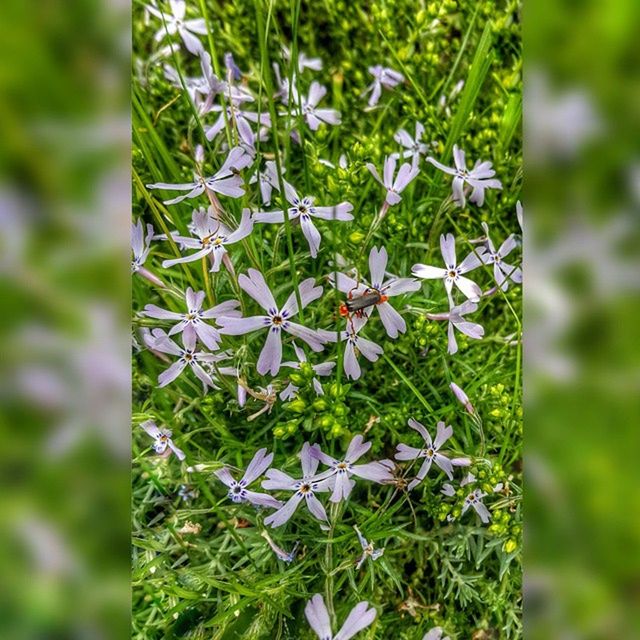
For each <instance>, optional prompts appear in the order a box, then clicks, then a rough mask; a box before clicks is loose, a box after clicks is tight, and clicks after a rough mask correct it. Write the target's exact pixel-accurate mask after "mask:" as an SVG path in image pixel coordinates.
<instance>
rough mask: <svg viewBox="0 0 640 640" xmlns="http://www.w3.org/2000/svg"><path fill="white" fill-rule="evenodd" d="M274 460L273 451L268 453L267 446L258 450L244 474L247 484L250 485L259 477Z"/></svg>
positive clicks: (243, 477)
mask: <svg viewBox="0 0 640 640" xmlns="http://www.w3.org/2000/svg"><path fill="white" fill-rule="evenodd" d="M272 462H273V453H267V450H266V448H263V449H259V450H258V451H256V453H255V455H254V456H253V459H252V460H251V462H250V463H249V466H248V467H247V470H246V471H245V472H244V476H242V479H243V480H244V482H245V486H249V485H250V484H251V483H252V482H253V481H254V480H256V479H257V478H259V477H260V476H261V475H262V474H263V473H264V472H265V471H266V470H267V469H268V468H269V466H270V465H271V463H272Z"/></svg>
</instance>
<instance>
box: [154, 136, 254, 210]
mask: <svg viewBox="0 0 640 640" xmlns="http://www.w3.org/2000/svg"><path fill="white" fill-rule="evenodd" d="M252 162H253V157H252V156H251V154H249V153H247V152H246V150H245V149H243V148H242V147H233V149H231V151H229V155H228V156H227V158H226V160H225V161H224V163H223V164H222V166H221V167H220V169H218V171H216V173H215V174H214V175H212V176H210V177H208V178H204V177H203V176H200V175H196V176H195V179H194V180H193V182H183V183H171V182H155V183H154V184H148V185H147V187H148V188H149V189H167V190H169V191H188V192H189V193H187V194H185V195H182V196H177V197H176V198H171V199H170V200H164V201H163V202H164V204H176V203H178V202H182V201H183V200H184V199H185V198H197V197H198V196H200V195H202V194H203V193H205V192H207V191H213V192H216V193H221V194H222V195H225V196H230V197H231V198H241V197H242V196H243V195H244V189H243V188H242V177H241V176H240V174H239V173H238V172H239V171H240V170H241V169H244V168H245V167H248V166H249V165H250V164H251V163H252Z"/></svg>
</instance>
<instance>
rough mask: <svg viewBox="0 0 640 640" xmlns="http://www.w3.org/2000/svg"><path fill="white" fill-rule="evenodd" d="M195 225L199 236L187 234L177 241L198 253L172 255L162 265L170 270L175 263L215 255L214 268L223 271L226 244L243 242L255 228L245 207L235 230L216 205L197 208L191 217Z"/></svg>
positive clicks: (194, 229) (178, 236)
mask: <svg viewBox="0 0 640 640" xmlns="http://www.w3.org/2000/svg"><path fill="white" fill-rule="evenodd" d="M191 219H192V224H191V226H190V228H191V229H192V231H193V234H194V236H196V237H195V238H189V237H187V236H180V235H175V236H173V238H174V240H175V241H176V242H177V243H178V244H180V246H181V247H183V248H186V249H197V251H196V252H195V253H191V254H189V255H186V256H182V257H181V258H172V259H171V260H165V261H164V262H163V263H162V266H163V267H164V268H165V269H166V268H167V267H172V266H173V265H176V264H180V263H183V262H194V261H195V260H200V258H203V257H204V256H207V255H210V256H211V271H213V272H218V271H220V265H221V264H222V259H223V258H224V256H225V254H226V253H227V249H226V247H227V246H228V245H230V244H234V243H235V242H240V240H243V239H244V238H246V237H247V236H248V235H249V234H250V233H251V232H252V231H253V220H252V219H251V212H250V211H249V209H243V210H242V218H241V219H240V225H239V226H238V228H237V229H236V230H235V231H231V229H229V228H228V227H227V226H226V225H224V224H223V223H222V222H221V221H220V219H219V218H218V216H217V215H216V214H215V212H214V210H213V207H209V209H208V210H206V209H204V208H200V209H194V211H193V215H192V217H191Z"/></svg>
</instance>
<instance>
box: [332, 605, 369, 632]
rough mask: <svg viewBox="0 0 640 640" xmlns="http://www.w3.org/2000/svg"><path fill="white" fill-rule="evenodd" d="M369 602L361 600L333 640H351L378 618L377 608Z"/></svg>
mask: <svg viewBox="0 0 640 640" xmlns="http://www.w3.org/2000/svg"><path fill="white" fill-rule="evenodd" d="M368 607H369V603H368V602H359V603H358V604H357V605H356V606H355V607H354V608H353V609H351V613H350V614H349V615H348V616H347V619H346V620H345V621H344V624H343V625H342V628H341V629H340V631H338V633H337V634H336V635H335V636H334V637H333V640H349V639H350V638H353V636H355V635H356V634H357V633H358V632H359V631H362V629H366V628H367V627H368V626H369V625H370V624H371V623H372V622H373V621H374V620H375V618H376V610H375V609H374V608H373V607H371V608H370V609H369V608H368Z"/></svg>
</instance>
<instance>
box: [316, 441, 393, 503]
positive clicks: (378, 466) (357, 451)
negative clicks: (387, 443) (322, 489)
mask: <svg viewBox="0 0 640 640" xmlns="http://www.w3.org/2000/svg"><path fill="white" fill-rule="evenodd" d="M369 449H371V443H370V442H366V443H365V442H364V437H363V436H362V435H360V434H358V435H357V436H354V438H353V439H352V440H351V442H350V443H349V447H348V448H347V453H346V454H345V456H344V459H343V460H338V459H336V458H332V457H331V456H329V455H327V454H326V453H324V452H323V451H322V449H320V447H319V446H316V447H315V448H313V449H311V455H312V456H314V457H316V458H318V459H319V460H320V462H322V464H325V465H327V466H328V467H329V469H328V470H327V471H324V472H323V473H321V474H320V475H319V476H318V478H322V479H325V478H328V479H329V480H330V481H331V482H330V485H329V486H330V487H331V488H332V489H333V493H332V494H331V497H330V498H329V500H331V502H340V501H341V500H346V499H347V498H348V497H349V494H350V493H351V491H352V490H353V487H355V485H356V482H355V480H352V479H351V476H357V477H358V478H362V479H363V480H371V481H373V482H379V483H383V482H388V481H389V480H392V479H393V473H392V469H393V467H394V464H393V462H392V461H391V460H380V461H376V462H368V463H366V464H354V462H356V461H357V460H359V459H360V458H361V457H362V456H363V455H364V454H365V453H367V451H369Z"/></svg>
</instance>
